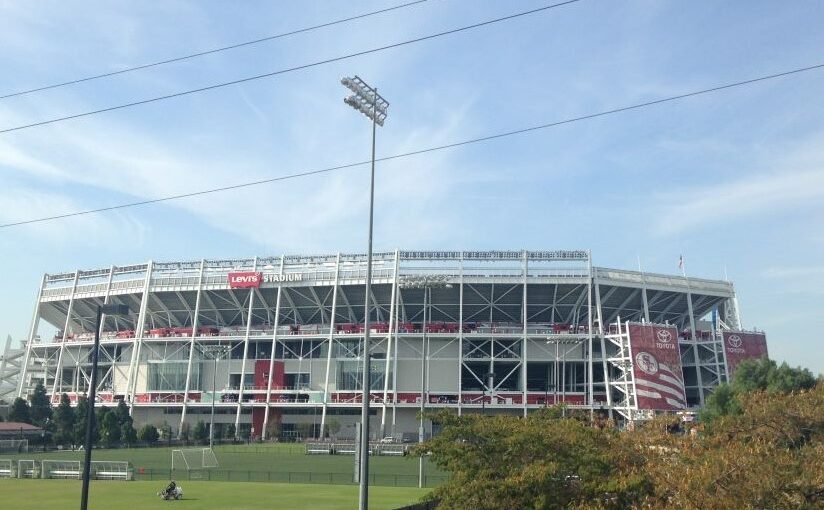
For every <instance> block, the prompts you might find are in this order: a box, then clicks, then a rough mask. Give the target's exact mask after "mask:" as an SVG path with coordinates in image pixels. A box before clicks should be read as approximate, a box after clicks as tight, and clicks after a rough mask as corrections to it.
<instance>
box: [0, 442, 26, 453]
mask: <svg viewBox="0 0 824 510" xmlns="http://www.w3.org/2000/svg"><path fill="white" fill-rule="evenodd" d="M28 451H29V440H28V439H0V453H28Z"/></svg>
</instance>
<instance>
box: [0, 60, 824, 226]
mask: <svg viewBox="0 0 824 510" xmlns="http://www.w3.org/2000/svg"><path fill="white" fill-rule="evenodd" d="M822 68H824V63H823V64H816V65H811V66H806V67H801V68H797V69H791V70H788V71H783V72H779V73H774V74H769V75H765V76H759V77H757V78H751V79H747V80H741V81H737V82H733V83H727V84H724V85H718V86H715V87H710V88H705V89H701V90H695V91H692V92H685V93H683V94H678V95H675V96H668V97H664V98H660V99H654V100H651V101H644V102H641V103H635V104H631V105H628V106H621V107H618V108H612V109H609V110H603V111H600V112H596V113H590V114H586V115H581V116H578V117H571V118H568V119H564V120H559V121H554V122H548V123H544V124H538V125H535V126H530V127H525V128H521V129H516V130H512V131H504V132H501V133H496V134H492V135H487V136H482V137H478V138H471V139H468V140H462V141H459V142H454V143H449V144H444V145H437V146H433V147H427V148H424V149H419V150H414V151H409V152H404V153H400V154H394V155H391V156H384V157H380V158H376V159H375V161H391V160H394V159H400V158H406V157H410V156H416V155H419V154H425V153H428V152H436V151H441V150H446V149H452V148H456V147H461V146H465V145H470V144H475V143H480V142H486V141H490V140H495V139H499V138H505V137H509V136H515V135H520V134H524V133H529V132H533V131H539V130H542V129H549V128H553V127H558V126H562V125H565V124H572V123H574V122H580V121H584V120H590V119H595V118H598V117H604V116H607V115H614V114H616V113H622V112H627V111H631V110H637V109H641V108H646V107H649V106H654V105H659V104H663V103H668V102H672V101H678V100H682V99H686V98H690V97H695V96H700V95H704V94H710V93H714V92H719V91H722V90H727V89H731V88H734V87H741V86H744V85H751V84H754V83H759V82H763V81H767V80H773V79H777V78H781V77H785V76H790V75H794V74H799V73H803V72H808V71H813V70H817V69H822ZM369 163H371V160H367V161H359V162H356V163H346V164H342V165H336V166H332V167H327V168H321V169H317V170H307V171H303V172H299V173H294V174H289V175H281V176H278V177H271V178H267V179H260V180H256V181H250V182H244V183H239V184H232V185H228V186H221V187H217V188H211V189H206V190H201V191H195V192H190V193H182V194H178V195H168V196H165V197H159V198H153V199H148V200H140V201H136V202H128V203H123V204H117V205H113V206H108V207H100V208H97V209H87V210H83V211H74V212H70V213H65V214H58V215H54V216H45V217H42V218H34V219H29V220H22V221H17V222H12V223H5V224H0V228H8V227H14V226H20V225H28V224H32V223H41V222H46V221H52V220H58V219H62V218H70V217H74V216H82V215H86V214H94V213H100V212H105V211H113V210H118V209H125V208H129V207H136V206H141V205H148V204H156V203H160V202H168V201H172V200H179V199H183V198H190V197H196V196H201V195H208V194H213V193H219V192H224V191H230V190H235V189H240V188H247V187H251V186H258V185H261V184H269V183H273V182H278V181H286V180H291V179H297V178H301V177H308V176H312V175H319V174H325V173H331V172H335V171H339V170H344V169H347V168H353V167H357V166H362V165H367V164H369Z"/></svg>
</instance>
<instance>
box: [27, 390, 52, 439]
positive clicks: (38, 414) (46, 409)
mask: <svg viewBox="0 0 824 510" xmlns="http://www.w3.org/2000/svg"><path fill="white" fill-rule="evenodd" d="M29 400H30V402H31V408H30V409H31V411H30V412H31V423H32V424H33V425H37V426H38V427H44V428H45V427H46V424H47V423H48V421H49V420H51V417H52V406H51V402H50V401H49V396H48V395H47V394H46V387H45V386H43V383H42V382H39V383H37V386H35V387H34V393H32V394H31V396H30V397H29Z"/></svg>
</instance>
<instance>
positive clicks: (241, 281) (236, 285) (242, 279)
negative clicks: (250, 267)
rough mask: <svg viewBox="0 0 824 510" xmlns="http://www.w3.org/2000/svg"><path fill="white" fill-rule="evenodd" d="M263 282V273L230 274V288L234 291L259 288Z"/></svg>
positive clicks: (244, 272)
mask: <svg viewBox="0 0 824 510" xmlns="http://www.w3.org/2000/svg"><path fill="white" fill-rule="evenodd" d="M262 281H263V273H255V272H252V271H243V272H237V273H229V287H230V288H232V289H247V288H249V287H255V288H258V287H260V282H262Z"/></svg>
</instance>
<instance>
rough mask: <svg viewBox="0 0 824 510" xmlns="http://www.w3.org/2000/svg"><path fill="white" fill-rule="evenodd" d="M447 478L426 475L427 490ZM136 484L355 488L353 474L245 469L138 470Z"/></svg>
mask: <svg viewBox="0 0 824 510" xmlns="http://www.w3.org/2000/svg"><path fill="white" fill-rule="evenodd" d="M447 478H448V477H447V476H443V475H429V476H427V475H424V478H423V486H424V487H427V488H433V487H437V486H438V485H441V484H442V483H444V482H445V481H446V480H447ZM134 479H135V480H165V481H168V480H176V481H178V482H180V481H190V480H194V481H221V482H273V483H318V484H330V485H354V482H353V481H352V473H351V472H349V473H322V472H317V471H305V472H304V471H291V472H283V471H254V470H242V469H203V470H192V471H185V470H174V471H172V470H169V469H151V468H138V469H135V472H134ZM369 484H370V485H380V486H386V487H417V486H418V476H417V475H393V474H381V473H370V474H369Z"/></svg>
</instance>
